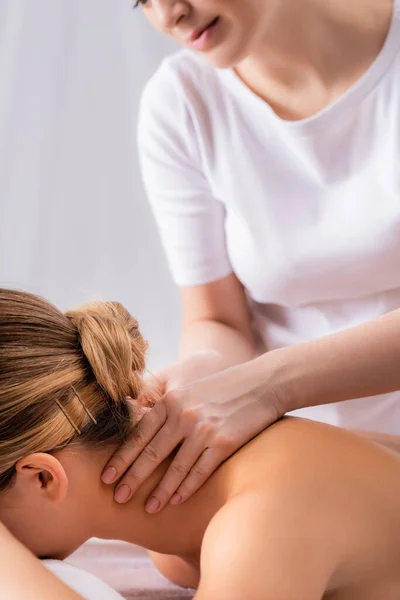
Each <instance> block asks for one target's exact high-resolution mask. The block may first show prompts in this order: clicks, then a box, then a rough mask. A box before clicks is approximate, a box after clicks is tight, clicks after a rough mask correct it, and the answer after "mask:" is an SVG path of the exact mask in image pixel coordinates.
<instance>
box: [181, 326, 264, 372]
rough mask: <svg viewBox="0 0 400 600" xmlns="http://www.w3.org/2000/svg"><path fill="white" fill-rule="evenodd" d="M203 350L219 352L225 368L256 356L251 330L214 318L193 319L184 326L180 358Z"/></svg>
mask: <svg viewBox="0 0 400 600" xmlns="http://www.w3.org/2000/svg"><path fill="white" fill-rule="evenodd" d="M201 350H214V351H215V352H218V354H219V355H220V356H221V358H222V362H223V365H222V366H223V368H227V367H232V366H234V365H237V364H240V363H243V362H246V361H248V360H251V359H252V358H254V356H255V348H254V344H253V340H252V336H251V333H250V332H248V333H247V332H242V331H239V330H238V329H235V328H234V327H231V326H229V325H226V324H225V323H220V322H218V321H213V320H198V321H192V322H189V323H187V324H186V325H185V326H184V327H183V330H182V335H181V341H180V358H181V359H184V358H187V357H188V356H190V355H193V354H195V353H196V352H198V351H201Z"/></svg>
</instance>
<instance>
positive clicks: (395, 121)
mask: <svg viewBox="0 0 400 600" xmlns="http://www.w3.org/2000/svg"><path fill="white" fill-rule="evenodd" d="M138 139H139V149H140V157H141V164H142V172H143V177H144V181H145V186H146V188H147V192H148V196H149V199H150V202H151V205H152V208H153V211H154V213H155V216H156V219H157V222H158V226H159V229H160V232H161V237H162V239H163V243H164V246H165V249H166V253H167V256H168V259H169V263H170V267H171V269H172V273H173V275H174V278H175V280H176V282H177V283H178V284H179V285H195V284H202V283H206V282H209V281H212V280H216V279H218V278H221V277H223V276H224V275H226V274H228V273H229V272H230V271H231V270H233V271H234V272H235V273H236V274H237V275H238V277H239V278H240V280H241V281H242V282H243V283H244V285H245V287H246V289H247V291H248V295H249V298H250V304H251V307H252V311H253V314H254V319H255V324H256V328H257V330H258V331H259V333H260V334H261V337H262V341H263V345H264V347H266V348H269V349H273V348H276V347H281V346H285V345H289V344H295V343H299V342H304V341H308V340H311V339H315V338H318V337H322V336H325V335H329V334H332V333H334V332H337V331H339V330H343V329H345V328H348V327H351V326H353V325H356V324H358V323H361V322H363V321H365V320H368V319H372V318H374V317H377V316H378V315H381V314H383V313H385V312H387V311H390V310H393V309H396V308H399V307H400V0H396V4H395V7H394V12H393V19H392V25H391V29H390V32H389V34H388V37H387V39H386V43H385V45H384V47H383V49H382V50H381V52H380V54H379V56H378V57H377V58H376V60H375V62H374V63H373V64H372V66H371V67H370V68H369V69H368V71H367V72H366V73H365V74H364V76H363V77H362V78H361V79H360V80H359V81H358V82H357V83H356V84H355V85H353V86H352V87H351V89H349V90H348V91H347V93H345V94H344V95H343V96H342V97H341V98H340V99H338V100H337V101H336V102H334V103H333V104H332V105H330V106H329V107H327V108H326V109H324V110H322V111H321V112H320V113H318V114H316V115H315V116H313V117H311V118H307V119H304V120H301V121H297V122H288V121H284V120H282V119H280V118H279V117H278V116H277V115H276V114H275V113H274V112H273V111H272V110H271V108H270V107H269V106H268V105H267V104H266V103H265V102H263V101H262V100H261V99H260V98H258V97H257V96H255V95H254V94H253V93H252V92H251V91H250V90H249V89H248V88H247V87H246V86H245V85H244V84H243V83H242V82H241V80H240V79H239V78H238V77H237V76H236V75H235V73H234V72H233V71H232V70H225V71H224V70H216V69H214V68H212V67H210V66H209V65H207V63H205V62H204V61H203V60H202V59H201V58H199V57H197V56H195V55H193V54H191V53H188V52H180V53H178V54H176V55H175V56H173V57H170V58H168V59H166V60H165V61H164V62H163V63H162V65H161V67H160V68H159V69H158V71H157V72H156V74H155V75H154V76H153V78H152V79H151V81H150V82H149V84H148V85H147V88H146V90H145V92H144V94H143V97H142V103H141V113H140V121H139V136H138ZM300 414H302V415H303V416H306V417H309V418H316V419H319V420H321V421H326V422H330V423H332V424H337V425H342V426H345V427H358V428H364V429H378V430H382V431H384V432H387V433H397V434H398V433H400V395H399V394H392V395H388V396H387V397H386V398H383V397H379V398H373V399H368V400H364V401H357V402H353V401H352V402H350V403H344V404H341V405H338V404H336V405H331V406H324V407H321V408H314V409H307V410H304V411H301V413H300Z"/></svg>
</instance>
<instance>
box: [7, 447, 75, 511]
mask: <svg viewBox="0 0 400 600" xmlns="http://www.w3.org/2000/svg"><path fill="white" fill-rule="evenodd" d="M15 468H16V471H17V480H19V481H20V482H21V483H23V485H24V486H29V487H31V488H32V486H33V487H34V488H35V490H36V491H37V492H38V493H40V494H42V495H43V496H45V497H46V498H47V499H48V500H50V501H51V502H57V503H59V502H63V501H64V500H65V497H66V495H67V491H68V477H67V474H66V472H65V470H64V467H63V466H62V464H61V463H60V461H59V460H57V459H56V458H55V457H54V456H52V455H51V454H45V453H43V452H37V453H35V454H29V455H28V456H25V457H24V458H22V459H21V460H19V461H18V462H17V464H16V466H15Z"/></svg>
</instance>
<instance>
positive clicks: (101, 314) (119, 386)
mask: <svg viewBox="0 0 400 600" xmlns="http://www.w3.org/2000/svg"><path fill="white" fill-rule="evenodd" d="M66 316H67V317H68V318H69V319H70V321H71V322H72V323H73V324H74V325H75V327H76V328H77V330H78V333H79V336H80V343H81V346H82V350H83V352H84V354H85V356H86V358H87V360H88V362H89V364H90V366H91V369H92V371H93V373H94V376H95V377H96V380H97V383H98V384H99V385H100V386H101V388H102V389H103V390H104V391H105V392H106V394H108V396H109V397H110V398H111V399H112V400H114V401H115V402H118V401H119V400H121V399H122V398H125V397H126V396H130V397H132V398H137V397H138V396H139V394H140V392H141V391H142V387H143V383H142V381H143V379H142V374H143V370H144V368H145V354H146V350H147V343H146V342H145V341H144V339H143V338H142V335H141V333H140V332H139V329H138V322H137V321H136V319H134V318H133V317H132V316H131V315H130V314H129V312H128V311H127V310H126V309H125V308H124V307H123V306H122V304H120V303H119V302H90V303H88V304H85V305H83V306H81V307H79V308H77V309H75V310H70V311H68V312H67V313H66Z"/></svg>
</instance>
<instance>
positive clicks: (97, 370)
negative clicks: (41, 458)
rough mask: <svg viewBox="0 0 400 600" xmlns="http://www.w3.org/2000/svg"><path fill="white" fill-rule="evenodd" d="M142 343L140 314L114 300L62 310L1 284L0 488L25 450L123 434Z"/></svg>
mask: <svg viewBox="0 0 400 600" xmlns="http://www.w3.org/2000/svg"><path fill="white" fill-rule="evenodd" d="M146 348H147V344H146V342H145V341H144V340H143V338H142V336H141V334H140V332H139V330H138V324H137V321H136V320H135V319H134V318H133V317H132V316H131V315H130V314H129V312H128V311H127V310H126V309H125V308H124V307H123V306H122V305H121V304H119V303H117V302H96V303H90V304H87V305H84V306H82V307H80V308H78V309H76V310H72V311H69V312H67V313H62V312H61V311H59V310H58V309H57V308H56V307H55V306H53V305H52V304H50V303H49V302H47V301H46V300H43V299H42V298H40V297H38V296H35V295H33V294H29V293H25V292H20V291H13V290H8V289H2V288H0V491H3V490H5V489H7V488H8V487H9V486H10V485H12V482H13V478H14V474H15V465H16V463H17V462H18V460H20V459H21V458H23V457H24V456H27V455H28V454H31V453H34V452H52V451H55V450H57V449H61V448H63V447H65V446H67V445H68V444H72V443H76V442H78V443H80V444H83V445H91V446H96V445H98V444H110V445H111V444H119V443H121V442H123V441H125V439H126V438H127V437H128V435H130V434H132V422H133V421H135V414H134V413H135V409H136V410H138V409H137V403H135V402H134V400H135V399H137V398H138V396H139V395H140V393H141V392H142V388H143V378H142V374H143V370H144V368H145V352H146ZM132 400H133V401H132ZM149 404H150V402H149ZM137 416H138V415H137Z"/></svg>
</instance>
